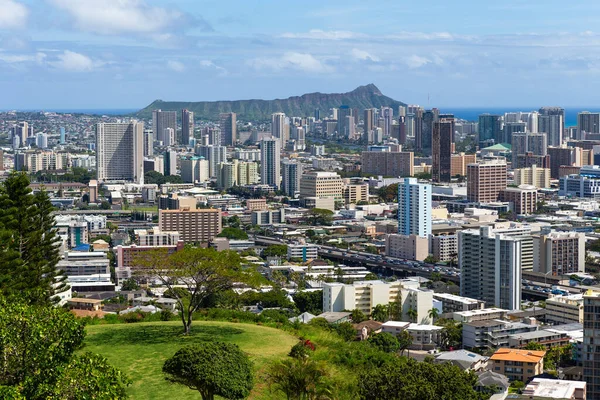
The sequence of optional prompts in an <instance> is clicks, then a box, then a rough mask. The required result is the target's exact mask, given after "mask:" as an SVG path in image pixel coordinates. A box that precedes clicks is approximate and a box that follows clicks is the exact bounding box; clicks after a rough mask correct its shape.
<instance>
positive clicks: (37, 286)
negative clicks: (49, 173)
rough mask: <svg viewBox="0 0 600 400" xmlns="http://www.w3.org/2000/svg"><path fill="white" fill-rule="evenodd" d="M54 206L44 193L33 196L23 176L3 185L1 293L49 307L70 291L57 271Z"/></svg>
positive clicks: (0, 203) (0, 195)
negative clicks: (62, 293) (56, 298)
mask: <svg viewBox="0 0 600 400" xmlns="http://www.w3.org/2000/svg"><path fill="white" fill-rule="evenodd" d="M52 211H53V206H52V203H51V202H50V199H49V197H48V194H47V193H46V192H44V191H43V190H42V191H40V192H38V193H36V194H32V193H31V189H30V188H29V179H28V178H27V176H26V175H25V174H24V173H13V174H11V175H10V176H9V177H8V179H7V180H6V181H5V182H4V183H3V184H2V185H0V238H1V239H2V240H1V241H2V243H3V244H4V243H5V244H6V245H5V246H2V249H0V292H1V293H3V294H4V295H5V296H11V295H19V296H21V297H24V298H25V299H26V300H27V301H28V302H30V303H32V304H49V303H51V302H53V301H54V297H55V295H56V294H57V293H60V292H63V291H64V290H66V289H67V285H66V277H65V276H64V274H63V272H62V271H59V270H57V268H56V264H57V263H58V261H59V259H60V254H59V242H60V239H59V238H58V235H57V230H56V228H55V223H54V217H53V216H52V214H51V213H52Z"/></svg>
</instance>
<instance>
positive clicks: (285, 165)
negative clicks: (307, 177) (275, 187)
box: [281, 160, 302, 198]
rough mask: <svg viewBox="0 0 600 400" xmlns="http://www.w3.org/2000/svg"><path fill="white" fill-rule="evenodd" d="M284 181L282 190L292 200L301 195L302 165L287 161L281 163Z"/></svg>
mask: <svg viewBox="0 0 600 400" xmlns="http://www.w3.org/2000/svg"><path fill="white" fill-rule="evenodd" d="M281 166H282V170H283V171H282V172H283V174H282V175H283V180H282V183H281V190H282V191H284V192H285V194H286V195H288V196H289V197H291V198H294V197H296V194H298V193H300V178H301V177H302V164H301V163H299V162H297V161H290V160H285V161H283V162H282V163H281Z"/></svg>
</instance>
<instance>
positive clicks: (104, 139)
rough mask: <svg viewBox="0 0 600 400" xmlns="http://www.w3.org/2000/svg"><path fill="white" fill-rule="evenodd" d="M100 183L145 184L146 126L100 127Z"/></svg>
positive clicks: (97, 140)
mask: <svg viewBox="0 0 600 400" xmlns="http://www.w3.org/2000/svg"><path fill="white" fill-rule="evenodd" d="M96 167H97V169H98V181H101V182H106V181H128V182H134V183H140V184H143V183H144V123H143V122H137V121H132V122H129V123H99V124H97V125H96Z"/></svg>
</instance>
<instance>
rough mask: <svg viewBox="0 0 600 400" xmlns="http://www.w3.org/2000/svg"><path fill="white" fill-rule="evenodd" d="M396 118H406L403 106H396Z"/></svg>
mask: <svg viewBox="0 0 600 400" xmlns="http://www.w3.org/2000/svg"><path fill="white" fill-rule="evenodd" d="M398 116H399V117H406V107H404V106H398Z"/></svg>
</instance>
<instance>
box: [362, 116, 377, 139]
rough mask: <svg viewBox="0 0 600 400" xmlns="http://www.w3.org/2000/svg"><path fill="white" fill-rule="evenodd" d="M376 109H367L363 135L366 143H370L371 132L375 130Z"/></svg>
mask: <svg viewBox="0 0 600 400" xmlns="http://www.w3.org/2000/svg"><path fill="white" fill-rule="evenodd" d="M373 117H374V110H373V109H372V108H367V109H365V115H364V118H363V137H362V140H363V142H364V143H369V133H370V132H371V131H372V130H373Z"/></svg>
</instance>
